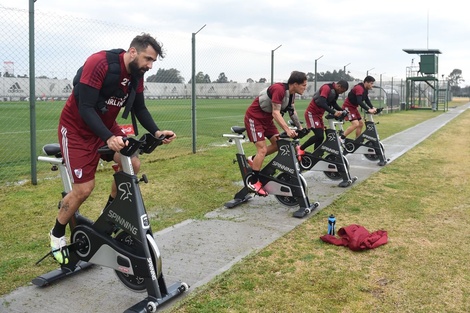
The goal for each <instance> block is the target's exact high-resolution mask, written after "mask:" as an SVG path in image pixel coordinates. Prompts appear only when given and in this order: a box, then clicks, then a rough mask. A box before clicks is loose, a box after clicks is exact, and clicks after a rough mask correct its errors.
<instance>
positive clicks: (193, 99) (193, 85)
mask: <svg viewBox="0 0 470 313" xmlns="http://www.w3.org/2000/svg"><path fill="white" fill-rule="evenodd" d="M204 27H206V24H204V26H202V27H201V28H199V30H198V31H197V32H195V33H193V34H192V37H191V44H192V62H191V63H192V69H191V120H192V137H193V153H196V34H197V33H199V32H200V31H201V30H202V29H203V28H204Z"/></svg>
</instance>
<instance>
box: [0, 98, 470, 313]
mask: <svg viewBox="0 0 470 313" xmlns="http://www.w3.org/2000/svg"><path fill="white" fill-rule="evenodd" d="M469 106H470V103H468V104H466V105H465V106H461V107H458V108H454V109H450V110H449V111H447V112H445V113H443V114H440V115H439V116H437V117H435V118H433V119H430V120H428V121H425V122H423V123H421V124H419V125H417V126H415V127H413V128H410V129H407V130H405V131H403V132H401V133H398V134H395V135H393V136H391V137H389V138H386V139H385V140H383V141H382V143H383V145H384V147H385V154H386V156H387V157H388V158H389V159H390V162H393V161H394V160H395V159H397V158H398V157H400V156H401V155H403V154H404V153H406V152H407V151H408V150H410V149H411V148H413V147H414V146H415V145H417V144H419V143H420V142H422V141H423V140H425V139H426V138H427V137H428V136H430V135H431V134H433V133H434V132H435V131H436V130H438V129H439V128H441V127H442V126H444V125H445V124H447V123H448V122H450V121H451V120H452V119H453V118H454V117H456V116H458V115H459V114H460V113H462V112H463V111H464V110H466V109H467V108H468V107H469ZM379 132H380V127H379ZM234 149H235V148H234ZM347 158H348V160H349V162H350V171H351V174H352V175H353V176H357V177H358V178H359V179H358V181H362V180H364V179H366V178H367V177H369V176H370V175H371V174H373V173H374V172H377V171H379V170H380V169H381V168H382V167H379V166H377V165H376V163H375V162H371V161H368V160H367V159H365V158H364V157H363V156H361V155H355V154H352V155H348V156H347ZM234 170H238V169H236V168H235V166H234ZM304 177H305V178H306V180H307V184H308V186H309V190H308V194H309V198H310V201H311V202H314V201H319V202H320V207H319V210H321V209H323V208H325V207H326V206H328V205H329V204H330V203H331V202H332V201H333V200H334V199H335V198H336V197H337V196H338V195H339V194H341V193H343V192H345V191H346V190H347V188H346V189H345V188H340V187H337V183H338V182H333V181H331V180H329V179H327V178H326V177H325V175H324V174H323V173H321V172H314V171H310V172H307V173H304ZM228 200H231V199H227V201H228ZM221 205H223V204H221ZM295 210H297V207H294V208H288V207H285V206H282V205H281V204H279V203H278V202H277V201H276V200H275V199H274V197H267V198H259V197H255V198H254V199H251V200H250V201H249V202H247V203H244V204H242V205H240V206H238V207H235V208H233V209H226V208H223V207H221V208H219V209H216V210H214V211H212V212H209V213H207V214H206V219H205V220H187V221H184V222H182V223H180V224H178V225H175V226H173V227H169V228H167V229H164V230H162V231H160V232H157V233H156V234H155V239H156V242H157V243H158V245H159V248H160V250H161V253H162V256H163V273H164V277H165V279H166V282H167V284H168V285H171V284H172V283H173V282H175V281H177V280H181V281H183V282H185V283H187V284H188V285H190V286H191V288H190V290H189V292H191V291H192V290H195V289H196V288H197V287H199V286H201V285H204V284H206V283H207V282H209V281H210V280H211V279H212V278H214V277H215V276H216V275H218V274H220V273H223V272H224V271H226V270H228V269H229V268H230V267H231V266H232V265H233V264H235V263H237V262H238V261H240V260H241V259H243V258H244V257H246V256H247V255H249V254H251V253H253V252H255V251H257V250H260V249H262V248H264V247H265V246H267V245H268V244H270V243H272V242H273V241H274V240H276V239H277V238H279V237H281V236H283V235H284V234H285V233H287V232H289V231H291V230H292V229H293V228H295V227H296V226H297V225H299V224H300V223H302V222H304V221H305V220H306V219H305V218H304V219H297V218H294V217H292V213H293V212H294V211H295ZM309 217H313V218H315V216H314V214H311V215H310V216H309ZM309 217H307V218H309ZM145 296H146V293H134V292H132V291H129V290H128V289H127V288H126V287H124V286H123V284H122V283H121V282H120V281H119V280H118V279H117V277H116V275H115V274H114V272H113V271H112V270H110V269H108V268H103V267H99V266H95V267H93V268H91V269H90V270H87V271H84V272H83V273H81V274H79V275H76V276H73V277H70V278H68V279H66V280H63V281H60V282H57V283H55V284H54V285H51V286H48V287H44V288H39V287H36V286H33V285H29V286H26V287H22V288H19V289H17V290H15V291H13V292H12V293H10V294H7V295H4V296H2V297H0V312H2V313H3V312H5V313H6V312H8V313H19V312H36V313H43V312H44V313H49V312H60V313H61V312H68V313H83V312H90V313H91V312H123V311H124V310H125V309H127V308H129V307H131V306H132V305H134V304H135V303H137V302H140V301H141V300H142V299H144V298H145ZM181 297H182V296H181ZM181 297H179V298H176V299H175V300H177V299H181ZM67 299H68V300H67ZM172 303H174V301H172V302H169V303H166V304H164V305H162V306H160V307H159V310H158V311H159V312H161V311H164V310H165V309H166V308H168V307H169V306H171V304H172Z"/></svg>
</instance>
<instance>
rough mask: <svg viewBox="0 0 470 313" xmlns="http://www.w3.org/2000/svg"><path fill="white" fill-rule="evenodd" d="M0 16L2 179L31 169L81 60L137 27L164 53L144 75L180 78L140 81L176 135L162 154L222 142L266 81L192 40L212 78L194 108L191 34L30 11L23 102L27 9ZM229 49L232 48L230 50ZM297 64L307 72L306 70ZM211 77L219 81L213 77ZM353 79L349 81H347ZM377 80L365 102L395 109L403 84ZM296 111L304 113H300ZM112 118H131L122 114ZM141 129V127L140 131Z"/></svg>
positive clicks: (53, 136) (25, 176) (201, 67)
mask: <svg viewBox="0 0 470 313" xmlns="http://www.w3.org/2000/svg"><path fill="white" fill-rule="evenodd" d="M0 14H1V16H2V24H1V25H0V31H1V35H0V57H1V58H2V61H3V68H1V69H0V108H1V110H2V113H3V114H1V115H0V134H1V135H2V138H3V141H4V142H5V143H6V144H4V147H3V149H1V150H0V182H1V183H2V184H4V183H12V182H18V181H24V180H29V179H30V177H31V170H32V168H33V167H32V166H31V164H32V162H31V158H32V156H34V155H39V154H41V148H42V146H43V145H44V144H46V143H50V142H57V124H58V118H59V114H60V112H61V109H62V107H63V105H64V103H65V101H66V99H67V98H68V96H69V95H70V93H71V91H72V79H73V77H74V75H75V73H76V71H77V69H78V68H79V67H80V66H82V65H83V62H84V61H85V60H86V58H87V57H88V56H89V55H91V54H92V53H94V52H97V51H100V50H107V49H113V48H123V49H127V48H128V46H129V44H130V42H131V40H132V39H133V38H134V37H135V36H136V35H138V34H141V33H143V32H148V33H150V34H151V35H154V36H156V38H157V40H159V41H161V42H162V43H163V48H164V51H165V52H166V56H165V58H164V59H163V61H157V62H156V63H155V64H154V68H153V69H152V70H151V71H149V73H147V74H146V78H148V77H149V76H151V75H154V74H155V73H156V72H157V71H158V70H159V69H164V70H170V69H175V70H177V71H178V72H179V73H180V74H181V77H182V78H183V79H184V81H183V82H179V83H178V82H173V81H172V82H158V83H157V82H147V83H146V84H145V85H146V86H145V97H146V99H147V106H148V108H149V110H150V112H151V113H152V115H153V116H154V118H155V120H156V121H157V124H158V125H159V127H160V128H162V129H172V130H174V131H175V132H176V133H177V135H178V140H177V141H176V142H175V144H172V145H169V146H168V147H166V148H165V149H164V150H162V152H161V153H163V154H167V155H179V154H182V153H183V154H184V153H185V154H190V153H194V152H196V151H200V150H204V149H208V148H210V147H213V146H215V145H217V144H219V143H223V141H224V140H223V138H222V136H221V134H222V133H223V132H226V131H228V129H229V127H230V126H231V125H237V124H238V125H242V124H243V116H244V113H245V110H246V107H247V106H248V105H249V104H250V103H251V101H252V99H253V98H254V97H256V95H257V94H258V93H259V91H260V90H261V89H263V88H265V87H266V86H268V84H269V78H268V77H269V75H270V69H269V67H267V68H266V75H265V78H268V79H266V80H265V82H264V80H263V79H259V81H260V82H255V81H254V80H253V79H258V77H256V78H255V77H251V76H250V68H244V66H243V65H244V62H245V60H244V59H243V58H242V57H239V58H238V57H236V56H235V57H233V56H234V55H236V54H233V51H232V50H233V49H240V51H243V52H246V49H247V48H246V47H227V48H226V49H227V51H225V52H224V50H217V51H213V50H212V49H205V48H204V44H200V45H199V42H198V44H197V45H196V50H195V51H197V53H196V54H195V56H196V64H197V66H196V73H200V72H202V73H206V74H207V73H211V75H215V76H217V75H218V77H212V82H211V83H198V84H196V88H195V89H196V90H195V92H196V94H197V105H196V106H195V105H194V102H193V100H192V98H191V93H192V86H191V83H190V79H191V74H192V64H193V63H192V58H193V56H194V55H193V49H192V45H191V39H192V37H191V34H186V33H180V32H178V31H174V32H171V33H168V32H160V31H154V30H152V29H145V30H143V29H137V28H135V27H128V26H124V25H117V24H111V23H106V22H102V21H98V20H90V19H82V18H77V17H73V16H63V15H57V14H52V13H45V12H41V11H37V12H35V13H34V19H35V26H34V33H35V35H34V42H35V46H34V54H35V58H34V62H35V66H34V69H35V80H34V82H35V83H34V85H35V88H34V89H35V99H34V101H29V100H30V99H29V95H30V78H29V76H30V75H29V73H30V70H29V69H30V62H29V51H30V45H29V32H30V31H29V25H28V23H29V22H28V21H29V12H28V11H26V10H20V9H15V8H7V7H2V6H0ZM198 36H200V35H198ZM205 39H206V38H205ZM181 47H184V48H181ZM199 47H201V48H199ZM228 49H230V50H231V51H230V53H229V51H228ZM225 53H226V54H225ZM224 54H225V55H224ZM241 54H242V53H240V55H241ZM250 54H251V56H250V57H253V58H264V59H266V62H265V64H263V66H265V65H267V64H269V61H270V60H269V58H270V55H269V54H266V53H262V52H259V51H256V50H254V51H250ZM245 58H246V53H245ZM227 68H232V69H237V71H241V72H243V75H246V80H245V81H239V82H233V81H231V80H227V81H224V78H227V77H228V78H230V75H227V77H225V76H224V75H225V73H224V71H225V69H227ZM337 68H341V66H337ZM296 70H303V71H305V72H312V70H311V69H296ZM271 71H272V68H271ZM219 73H220V74H219ZM227 74H228V73H227ZM271 75H272V73H271ZM358 77H361V76H358ZM252 78H253V79H252ZM362 78H363V77H361V79H362ZM286 79H287V77H286ZM216 80H219V81H218V82H215V81H216ZM220 80H221V81H222V82H224V83H221V82H220ZM261 81H262V82H261ZM358 82H359V81H356V82H350V87H352V86H353V85H354V84H355V83H358ZM320 86H321V82H318V86H317V87H318V88H319V87H320ZM376 86H379V87H382V88H378V89H374V91H373V92H372V94H371V98H372V100H375V101H378V102H379V103H380V106H387V107H390V109H391V110H393V108H394V107H395V108H398V109H399V103H400V102H401V101H403V100H402V95H403V94H404V91H403V83H402V82H400V81H395V82H394V83H390V82H385V81H382V79H380V82H379V81H377V82H376ZM314 92H315V90H314V84H313V83H312V84H309V86H308V88H307V91H306V93H305V94H304V95H303V97H302V99H303V100H302V101H303V103H304V106H303V108H305V107H306V104H308V101H309V100H310V99H311V97H312V96H313V94H314ZM301 103H302V102H301ZM32 104H34V106H33V105H32ZM300 108H302V106H300ZM196 112H197V114H196ZM299 115H303V112H300V114H299ZM194 118H195V119H194ZM119 122H120V123H123V124H130V121H127V120H120V121H119ZM32 127H33V128H32ZM140 132H141V133H142V132H143V130H142V129H140ZM31 133H33V134H35V137H32V136H31V135H30V134H31ZM32 141H33V142H34V145H33V144H32V143H31V142H32ZM31 147H34V148H35V150H36V151H34V153H31ZM47 169H48V168H47V166H46V165H41V164H38V168H37V170H38V173H40V172H41V171H43V172H44V173H47V172H48V171H47Z"/></svg>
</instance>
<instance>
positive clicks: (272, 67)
mask: <svg viewBox="0 0 470 313" xmlns="http://www.w3.org/2000/svg"><path fill="white" fill-rule="evenodd" d="M281 46H282V45H279V46H278V47H277V48H276V49H273V50H271V85H272V84H274V51H276V50H277V49H279V48H280V47H281Z"/></svg>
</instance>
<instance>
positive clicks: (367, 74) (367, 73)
mask: <svg viewBox="0 0 470 313" xmlns="http://www.w3.org/2000/svg"><path fill="white" fill-rule="evenodd" d="M373 69H375V67H373V68H371V69H368V70H367V72H366V76H369V71H372V70H373Z"/></svg>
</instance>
